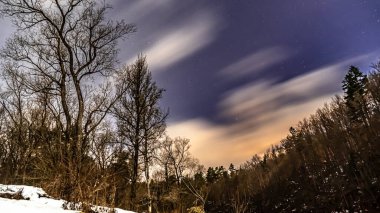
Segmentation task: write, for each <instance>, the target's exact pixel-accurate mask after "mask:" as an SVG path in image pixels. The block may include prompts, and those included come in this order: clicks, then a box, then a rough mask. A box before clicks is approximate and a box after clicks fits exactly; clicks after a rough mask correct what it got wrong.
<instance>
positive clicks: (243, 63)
mask: <svg viewBox="0 0 380 213" xmlns="http://www.w3.org/2000/svg"><path fill="white" fill-rule="evenodd" d="M292 55H293V54H292V52H291V51H290V50H289V49H287V48H285V47H281V46H275V47H269V48H264V49H261V50H259V51H256V52H253V53H252V54H250V55H248V56H246V57H244V58H242V59H240V60H239V61H237V62H235V63H233V64H231V65H229V66H227V67H226V68H224V69H222V70H221V71H220V74H221V75H223V76H226V77H228V78H229V79H230V78H238V77H243V76H245V75H248V74H252V73H257V72H259V71H262V70H264V69H266V68H269V67H271V66H273V65H275V64H277V63H280V62H282V61H284V60H286V59H288V58H290V57H291V56H292Z"/></svg>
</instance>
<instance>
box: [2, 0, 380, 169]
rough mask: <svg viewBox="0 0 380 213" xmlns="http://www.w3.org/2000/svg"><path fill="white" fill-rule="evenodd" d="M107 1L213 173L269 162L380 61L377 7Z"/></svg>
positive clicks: (174, 129) (332, 1) (226, 0)
mask: <svg viewBox="0 0 380 213" xmlns="http://www.w3.org/2000/svg"><path fill="white" fill-rule="evenodd" d="M109 2H110V3H111V5H112V6H113V9H112V10H110V11H109V14H108V15H109V16H110V17H111V18H112V19H125V21H126V22H129V23H135V24H136V26H137V29H138V32H137V33H135V34H133V35H130V36H129V38H128V39H126V40H125V41H123V42H121V43H120V46H119V47H120V55H119V60H120V62H121V63H131V62H133V61H134V60H135V58H136V56H137V54H138V53H143V54H146V55H147V59H148V63H149V66H150V70H151V72H152V73H153V77H154V79H155V80H156V82H157V84H158V85H159V86H160V87H162V88H164V89H165V90H166V92H165V94H164V97H163V99H162V107H163V108H169V109H170V117H169V120H168V134H169V135H171V136H172V137H176V136H181V137H187V138H189V139H191V144H192V149H191V151H192V154H193V155H194V156H195V157H197V158H199V159H200V162H201V163H202V164H205V165H206V166H217V165H224V166H228V165H229V163H234V164H237V165H238V164H240V163H243V162H244V161H246V160H248V159H250V158H251V157H252V156H253V155H254V154H260V153H263V152H264V151H265V150H266V149H267V148H269V147H270V145H271V144H276V143H279V141H280V140H281V139H282V138H284V137H285V136H286V134H287V132H288V129H289V127H290V126H294V125H296V124H297V123H298V121H300V120H302V119H303V118H304V117H307V116H309V115H310V114H311V113H313V112H314V111H315V110H316V109H317V108H318V107H322V106H323V104H324V103H325V102H328V101H329V100H330V99H331V97H332V96H333V95H334V94H339V93H341V82H342V79H343V76H344V75H345V73H346V71H347V69H348V66H349V65H351V64H352V65H356V66H359V67H360V68H361V69H362V71H364V72H367V71H369V70H370V65H371V63H374V62H376V61H377V60H378V59H379V58H380V57H379V56H380V46H379V44H380V1H379V0H368V1H365V0H307V1H306V0H291V1H290V0H289V1H284V0H265V1H264V0H244V1H243V0H242V1H238V0H209V1H194V0H180V1H178V0H138V1H132V0H113V1H109ZM2 26H3V29H8V27H7V26H9V24H8V23H7V21H2ZM7 35H9V34H8V31H7V30H2V32H0V36H1V37H0V41H1V42H3V41H4V40H5V37H6V36H7Z"/></svg>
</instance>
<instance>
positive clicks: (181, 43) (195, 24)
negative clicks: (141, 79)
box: [129, 11, 218, 71]
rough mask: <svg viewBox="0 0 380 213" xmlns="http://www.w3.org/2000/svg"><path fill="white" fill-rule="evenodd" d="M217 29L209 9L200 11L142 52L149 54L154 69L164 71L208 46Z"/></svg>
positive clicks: (149, 60)
mask: <svg viewBox="0 0 380 213" xmlns="http://www.w3.org/2000/svg"><path fill="white" fill-rule="evenodd" d="M217 31H218V20H217V18H216V17H215V16H213V15H212V14H211V13H209V12H207V11H202V12H198V13H197V14H194V16H192V17H191V18H189V20H187V21H185V22H184V23H182V24H181V26H176V27H173V28H171V29H168V30H166V31H164V32H162V34H161V35H159V36H158V38H156V39H155V42H153V44H152V45H151V46H149V47H148V48H147V49H145V50H143V51H142V52H143V53H144V54H146V55H147V59H148V63H149V66H150V67H151V68H152V70H155V71H163V70H164V69H165V68H167V67H169V66H171V65H174V64H176V63H178V62H180V61H181V60H183V59H185V58H187V57H189V56H191V55H192V54H194V53H196V52H197V51H199V50H201V49H202V48H204V47H206V46H207V45H208V44H209V43H211V42H212V41H213V40H214V39H215V37H216V34H217ZM133 60H134V59H130V60H129V62H132V61H133Z"/></svg>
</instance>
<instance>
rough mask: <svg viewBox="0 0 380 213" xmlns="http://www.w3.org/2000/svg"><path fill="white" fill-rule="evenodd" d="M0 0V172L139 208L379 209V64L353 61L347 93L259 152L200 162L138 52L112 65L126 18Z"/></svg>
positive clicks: (87, 7) (66, 4) (69, 5)
mask: <svg viewBox="0 0 380 213" xmlns="http://www.w3.org/2000/svg"><path fill="white" fill-rule="evenodd" d="M0 5H1V7H0V12H1V13H2V14H3V15H4V16H8V17H10V18H11V19H12V20H13V23H14V24H15V27H16V28H17V33H15V34H14V35H13V36H12V37H11V38H10V39H8V41H7V43H6V45H5V47H4V48H3V49H2V50H1V52H0V55H1V58H2V67H1V68H2V70H1V73H2V74H1V77H2V85H1V93H0V182H1V183H4V184H27V185H34V186H40V187H43V188H44V189H45V190H46V191H47V192H48V193H49V194H51V195H52V196H54V197H57V198H64V199H66V200H68V201H70V202H73V203H74V204H75V203H76V202H84V203H87V204H96V205H106V206H111V207H121V208H126V209H130V210H134V211H137V212H143V211H146V212H193V213H196V212H198V213H200V212H204V211H206V212H289V211H295V212H302V211H303V212H310V211H315V212H331V211H343V210H352V211H355V210H363V211H364V210H368V211H379V194H380V193H379V190H380V186H379V180H378V177H379V172H380V171H379V168H380V167H379V160H380V158H379V157H380V156H379V155H380V151H379V150H380V149H379V148H380V147H379V137H380V136H379V132H380V90H379V87H380V63H378V64H375V65H374V66H373V70H372V72H371V73H370V74H369V75H368V76H365V75H364V74H363V73H362V72H361V71H360V70H359V69H357V68H356V67H351V68H350V69H349V70H348V73H347V75H346V77H345V79H344V81H343V90H344V96H342V97H341V96H336V97H335V98H334V99H333V101H332V102H331V103H329V104H326V105H325V106H324V107H323V108H321V109H319V110H318V111H317V112H316V113H315V114H314V115H312V116H311V117H310V118H307V119H304V120H303V121H302V122H300V123H299V125H298V126H296V127H291V128H290V133H289V135H288V136H287V137H286V138H285V139H283V140H282V141H279V144H278V145H274V146H272V147H271V148H270V149H268V151H267V152H266V153H265V154H263V155H262V156H258V155H255V156H253V157H252V159H251V160H249V161H247V162H246V163H244V164H243V165H240V166H237V167H235V166H234V165H232V164H231V165H230V166H229V168H224V167H223V166H219V167H216V168H212V167H210V168H208V169H205V168H204V167H203V166H202V165H201V164H200V163H199V161H198V160H197V159H195V158H194V157H193V156H192V155H191V154H190V152H189V149H190V141H189V140H188V139H186V138H181V137H176V138H170V137H168V136H167V135H166V134H165V132H166V119H167V116H168V110H166V109H162V108H161V107H160V106H159V100H160V99H161V98H162V96H163V94H164V90H163V89H162V88H159V87H158V86H157V85H156V83H155V81H154V80H153V79H152V75H151V73H150V71H149V68H148V64H147V62H146V59H145V57H144V56H143V55H139V56H138V58H137V60H136V61H135V62H134V63H132V64H130V65H125V66H119V63H118V60H117V55H118V41H119V40H120V39H123V38H127V37H128V35H130V34H132V33H134V32H135V31H136V27H135V26H134V25H133V24H127V23H125V22H124V21H110V20H107V19H106V13H107V11H108V10H109V9H110V7H109V6H108V5H105V4H101V3H96V1H92V0H62V1H51V2H47V1H35V0H23V1H14V0H0ZM70 206H71V205H70V203H68V204H67V206H66V207H67V208H70ZM72 206H75V205H72ZM82 210H83V211H86V208H84V207H83V209H82Z"/></svg>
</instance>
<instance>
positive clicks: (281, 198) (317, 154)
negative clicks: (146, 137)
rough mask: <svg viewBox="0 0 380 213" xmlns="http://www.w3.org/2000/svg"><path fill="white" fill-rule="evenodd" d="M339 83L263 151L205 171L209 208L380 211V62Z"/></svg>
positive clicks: (353, 71) (353, 69) (351, 71)
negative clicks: (336, 91) (236, 164)
mask: <svg viewBox="0 0 380 213" xmlns="http://www.w3.org/2000/svg"><path fill="white" fill-rule="evenodd" d="M342 88H343V91H344V95H343V96H335V97H334V98H333V100H332V101H331V103H328V104H325V105H324V106H323V107H322V108H320V109H318V110H317V111H316V112H315V114H313V115H311V116H310V117H309V118H305V119H304V120H303V121H301V122H299V124H298V125H297V126H296V127H291V128H290V129H289V135H288V136H287V137H286V138H284V139H283V140H281V141H280V143H279V144H278V145H274V146H272V147H271V148H270V149H268V151H267V152H266V153H265V154H264V155H263V156H258V155H255V156H253V157H252V159H250V160H248V161H247V162H246V163H244V164H243V165H242V166H241V167H240V168H239V169H238V170H235V169H230V171H229V172H228V175H227V173H226V172H225V173H223V172H222V173H220V172H219V170H220V169H218V168H214V169H213V168H211V169H209V170H208V172H207V175H206V177H213V178H209V179H207V180H208V182H209V193H208V196H207V202H206V206H205V209H206V210H207V212H344V211H349V212H361V211H362V212H378V211H380V184H379V177H380V63H377V64H374V65H373V70H372V71H371V72H370V74H369V75H368V76H365V75H364V74H363V73H362V72H361V71H360V70H359V69H358V68H356V67H353V66H352V67H350V69H349V70H348V72H347V75H346V76H345V79H344V80H343V84H342ZM231 168H233V167H231ZM215 171H217V172H215ZM215 173H216V174H217V175H216V176H215V175H214V174H215ZM209 174H212V175H211V176H210V175H209ZM223 174H224V175H223Z"/></svg>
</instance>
